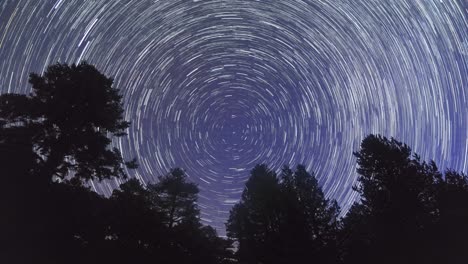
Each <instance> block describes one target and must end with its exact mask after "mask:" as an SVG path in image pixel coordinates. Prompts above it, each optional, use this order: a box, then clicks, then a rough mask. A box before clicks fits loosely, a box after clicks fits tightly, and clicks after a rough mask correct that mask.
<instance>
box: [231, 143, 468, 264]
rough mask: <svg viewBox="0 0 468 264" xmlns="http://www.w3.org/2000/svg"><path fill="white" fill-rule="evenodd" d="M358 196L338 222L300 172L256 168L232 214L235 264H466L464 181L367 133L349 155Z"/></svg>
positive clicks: (333, 206) (332, 207) (333, 207)
mask: <svg viewBox="0 0 468 264" xmlns="http://www.w3.org/2000/svg"><path fill="white" fill-rule="evenodd" d="M354 155H355V156H356V158H357V164H358V169H357V173H358V180H357V183H356V185H355V186H354V190H355V191H356V192H358V193H359V194H360V200H359V201H357V202H355V203H354V205H353V206H352V207H351V209H350V210H349V212H347V214H346V215H345V216H344V217H342V218H341V217H339V215H340V214H339V213H340V210H339V208H338V205H337V203H336V201H334V200H328V199H326V198H325V197H324V194H323V192H322V190H321V188H320V186H319V185H318V184H317V180H316V178H315V177H314V176H313V175H311V174H310V173H308V172H307V171H306V169H305V168H304V166H298V167H297V169H296V170H295V171H294V172H293V171H292V170H291V169H290V168H288V167H284V168H283V170H282V172H281V173H280V175H276V173H275V172H274V171H272V170H270V169H268V168H267V167H266V166H265V165H258V166H257V167H255V168H254V169H253V170H252V172H251V176H250V179H249V180H248V181H247V183H246V186H245V189H244V192H243V193H242V197H241V200H240V202H239V203H238V204H236V205H235V206H234V208H233V209H232V210H231V214H230V217H229V220H228V222H227V225H226V227H227V231H228V237H230V238H231V239H233V240H234V241H236V242H237V243H238V247H237V251H236V252H235V256H236V259H237V260H238V261H239V262H240V263H344V264H348V263H351V264H358V263H359V264H366V263H369V264H371V263H383V264H395V263H408V264H409V263H434V264H435V263H460V264H461V263H468V250H467V249H468V179H467V177H466V176H465V175H464V174H460V173H457V172H455V171H451V170H448V171H446V172H445V174H442V173H441V172H440V171H439V170H438V168H437V167H436V165H435V163H434V162H430V163H426V162H424V161H421V159H420V158H419V156H418V155H416V154H414V153H412V151H411V149H410V148H409V147H408V146H407V145H405V144H402V143H401V142H398V141H397V140H395V139H387V138H385V137H382V136H378V135H369V136H368V137H366V138H365V139H364V140H363V141H362V144H361V147H360V150H359V151H357V152H355V153H354Z"/></svg>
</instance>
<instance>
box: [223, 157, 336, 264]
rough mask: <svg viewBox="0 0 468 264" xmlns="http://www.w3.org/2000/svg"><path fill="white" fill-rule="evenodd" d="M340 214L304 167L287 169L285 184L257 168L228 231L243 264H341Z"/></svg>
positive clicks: (285, 171) (229, 221)
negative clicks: (338, 238)
mask: <svg viewBox="0 0 468 264" xmlns="http://www.w3.org/2000/svg"><path fill="white" fill-rule="evenodd" d="M338 213H339V209H338V206H337V204H336V202H334V201H333V202H330V201H328V200H327V199H325V197H324V194H323V192H322V190H321V189H320V187H319V186H318V182H317V180H316V179H315V177H314V176H312V175H311V174H309V173H308V172H307V171H306V169H305V167H304V166H298V167H297V169H296V171H295V172H294V173H293V172H292V171H291V170H290V169H289V168H288V167H285V168H284V169H283V173H282V175H281V180H280V179H279V178H278V177H277V175H276V173H275V172H273V171H271V170H270V169H268V168H267V167H266V166H265V165H258V166H256V167H255V168H254V169H253V170H252V172H251V177H250V179H249V180H248V181H247V183H246V188H245V190H244V192H243V193H242V198H241V201H240V202H239V203H238V204H236V205H235V206H234V208H233V209H232V210H231V215H230V218H229V220H228V223H227V225H226V227H227V231H228V236H229V237H231V238H232V239H233V240H235V241H236V242H237V243H238V251H237V257H238V259H239V261H240V262H241V263H307V262H309V261H310V260H311V259H314V260H315V261H319V262H320V263H336V262H337V261H338V258H337V252H338V251H337V247H336V243H335V241H336V237H335V234H336V231H337V228H338V219H337V217H338Z"/></svg>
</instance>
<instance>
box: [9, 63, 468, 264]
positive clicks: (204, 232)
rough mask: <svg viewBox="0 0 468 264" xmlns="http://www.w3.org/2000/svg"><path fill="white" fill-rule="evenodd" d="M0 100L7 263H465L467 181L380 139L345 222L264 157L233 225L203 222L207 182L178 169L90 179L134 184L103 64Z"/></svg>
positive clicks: (360, 156) (306, 185) (116, 101)
mask: <svg viewBox="0 0 468 264" xmlns="http://www.w3.org/2000/svg"><path fill="white" fill-rule="evenodd" d="M30 83H31V84H32V87H33V92H32V94H31V95H19V94H4V95H0V177H1V181H2V182H1V184H0V194H1V196H0V212H1V217H0V234H1V235H0V262H1V263H21V264H22V263H52V264H54V263H57V264H58V263H71V264H74V263H76V264H78V263H116V264H118V263H122V264H124V263H142V264H144V263H178V264H185V263H203V264H220V263H223V264H226V263H244V264H253V263H264V264H276V263H278V264H280V263H295V264H301V263H323V264H327V263H330V264H331V263H337V264H338V263H342V264H355V263H356V264H357V263H359V264H366V263H383V264H386V263H388V264H393V263H401V264H406V263H408V264H409V263H430V264H441V263H451V264H461V263H468V251H467V250H466V249H467V248H468V178H467V176H465V175H464V174H462V173H458V172H455V171H452V170H447V171H446V172H445V173H441V172H440V171H439V170H438V168H437V166H436V165H435V163H434V162H429V163H426V162H424V161H421V159H420V158H419V156H418V155H417V154H414V153H413V152H412V150H411V148H410V147H409V146H407V145H405V144H403V143H401V142H399V141H397V140H395V139H393V138H392V139H388V138H385V137H382V136H379V135H369V136H368V137H366V138H365V139H364V140H363V141H362V144H361V147H360V149H359V150H358V151H357V152H355V153H354V155H355V157H356V158H357V165H358V169H357V173H358V181H357V184H356V185H355V186H354V190H355V191H356V192H357V193H358V194H359V195H360V200H359V201H357V202H356V203H355V204H354V205H353V206H352V207H351V209H350V210H349V212H348V213H347V214H346V216H344V217H343V218H341V219H339V217H338V215H339V213H340V209H339V207H338V205H337V203H336V202H335V201H333V200H329V199H327V198H326V197H325V195H324V193H323V191H322V189H321V187H320V185H319V183H318V181H317V179H316V178H315V176H314V175H313V174H311V173H309V172H308V171H307V170H306V168H305V167H304V166H302V165H299V166H297V168H296V169H295V171H293V170H292V169H290V168H289V167H287V166H285V167H283V169H282V171H281V173H280V174H279V175H277V173H276V172H275V171H273V170H271V169H269V168H268V167H267V166H266V165H257V166H256V167H255V168H254V169H253V170H252V171H251V175H250V178H249V180H248V181H247V182H246V185H245V189H244V191H243V193H242V196H241V200H240V201H239V203H238V204H236V205H235V206H234V207H233V208H232V210H231V213H230V216H229V220H228V222H227V224H226V229H227V234H228V237H229V239H224V238H221V237H218V235H217V233H216V230H215V229H213V228H212V227H210V226H204V225H202V224H201V222H200V211H199V209H198V206H197V197H198V196H197V195H198V191H199V190H198V187H197V186H196V185H195V184H193V183H191V182H189V181H188V178H187V176H186V175H185V172H184V171H183V170H182V169H179V168H175V169H172V170H170V171H169V173H168V174H166V175H164V176H161V177H159V181H158V182H157V183H152V184H148V185H147V186H145V185H144V184H142V183H141V182H140V181H139V180H137V179H130V180H128V181H126V182H124V183H123V184H121V185H120V188H119V189H116V190H114V192H113V193H112V195H111V196H110V197H107V198H106V197H103V196H101V195H99V194H97V193H95V192H93V191H91V190H90V189H89V188H88V187H86V184H85V183H86V182H87V181H88V180H103V179H108V178H113V177H114V178H125V177H126V175H125V173H124V167H125V166H127V167H128V168H135V167H136V165H137V164H136V162H135V161H130V162H124V161H123V160H122V157H121V155H120V152H119V151H118V150H117V149H112V148H111V147H110V143H111V140H112V137H114V136H116V137H119V136H122V135H124V134H125V129H126V128H127V127H128V126H129V123H128V122H126V121H125V120H124V119H123V108H122V105H121V99H122V98H121V96H120V95H119V94H118V91H117V90H116V89H114V88H112V79H110V78H108V77H106V76H104V75H103V74H101V73H100V72H99V71H97V70H96V68H94V67H93V66H91V65H89V64H86V63H81V64H79V65H71V66H68V65H65V64H56V65H53V66H50V67H49V68H48V69H47V71H46V72H45V73H44V74H43V75H42V76H39V75H37V74H31V76H30Z"/></svg>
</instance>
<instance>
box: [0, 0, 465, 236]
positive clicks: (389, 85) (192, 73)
mask: <svg viewBox="0 0 468 264" xmlns="http://www.w3.org/2000/svg"><path fill="white" fill-rule="evenodd" d="M82 60H86V61H88V62H89V63H91V64H94V65H96V67H97V68H98V69H99V70H100V71H102V72H104V73H105V74H106V75H108V76H111V77H114V78H115V87H116V88H118V89H120V90H121V92H122V94H123V95H124V100H125V109H126V112H125V118H126V119H127V120H129V121H131V122H132V125H131V127H130V129H129V130H128V136H126V137H123V138H121V139H119V140H115V145H116V146H118V147H119V148H120V149H121V150H122V152H123V155H124V157H126V158H127V159H131V158H132V157H137V158H138V160H139V164H140V168H139V169H138V170H136V171H130V172H129V173H130V175H131V176H135V177H138V178H139V179H141V180H142V181H143V182H145V183H148V182H154V181H155V180H156V179H157V176H158V175H162V174H165V173H166V172H167V171H168V170H169V169H170V168H173V167H182V168H184V169H185V170H186V172H187V174H188V176H189V177H190V180H192V181H194V182H196V183H197V184H198V186H199V188H200V190H201V192H200V196H199V206H200V208H201V209H202V220H203V221H204V223H205V224H210V225H212V226H214V227H216V228H217V229H218V231H220V233H221V234H222V233H223V232H224V231H223V229H224V222H225V221H226V218H227V216H228V213H229V209H230V208H231V206H232V205H233V204H234V203H236V202H237V200H238V199H239V196H240V194H241V192H242V190H243V187H244V183H245V181H246V179H247V177H248V175H249V171H250V170H251V169H252V168H253V166H254V165H255V164H258V163H266V164H269V165H271V166H273V167H274V168H275V169H279V168H281V166H282V165H283V164H289V165H291V166H295V165H297V164H299V163H302V164H304V165H306V167H307V168H308V169H310V170H313V171H315V172H316V174H317V177H318V178H319V181H320V183H321V184H322V185H323V188H324V191H325V193H326V194H327V196H328V197H331V198H335V199H337V200H338V202H339V203H340V205H341V206H342V208H343V211H346V210H347V209H348V208H349V206H350V204H351V203H352V202H353V201H354V200H355V199H356V194H355V193H354V192H353V191H352V190H351V186H352V185H353V184H354V183H355V180H356V172H355V159H354V157H353V155H352V152H353V151H355V150H357V149H358V147H359V143H360V141H361V140H362V139H363V138H364V137H365V136H366V135H367V134H369V133H380V134H383V135H385V136H388V137H391V136H393V137H396V138H397V139H399V140H401V141H403V142H406V143H408V144H409V145H410V146H412V147H413V149H414V150H415V151H416V152H418V153H419V154H421V156H422V158H423V159H425V160H428V159H434V160H435V161H436V162H437V163H438V165H439V167H440V168H441V169H445V168H447V167H449V168H454V169H456V170H462V171H466V170H467V168H468V142H467V141H468V135H467V134H468V90H467V89H468V0H268V1H267V0H265V1H264V0H256V1H253V0H249V1H247V0H211V1H204V0H199V1H195V0H194V1H188V0H182V1H179V0H160V1H157V0H152V1H149V0H112V1H111V0H102V1H101V0H99V1H97V0H58V1H57V0H53V1H52V0H51V1H46V0H44V1H42V0H41V1H39V0H1V1H0V91H1V92H2V93H5V92H15V93H27V92H29V91H30V89H31V86H30V85H29V84H28V82H27V80H28V74H29V73H30V72H38V73H41V72H43V71H44V70H45V69H46V67H47V66H48V65H50V64H53V63H56V62H66V63H77V62H80V61H82ZM92 185H93V187H94V188H95V189H96V190H97V191H98V192H100V193H103V194H110V193H111V191H112V189H113V188H114V187H115V186H117V185H118V182H117V181H108V182H103V183H93V184H92Z"/></svg>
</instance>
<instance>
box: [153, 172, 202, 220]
mask: <svg viewBox="0 0 468 264" xmlns="http://www.w3.org/2000/svg"><path fill="white" fill-rule="evenodd" d="M149 191H150V193H151V195H152V199H153V202H154V206H155V207H156V210H157V211H159V212H161V213H162V214H163V215H164V216H163V217H164V223H165V224H166V225H167V227H169V228H173V227H174V226H176V225H180V224H189V223H198V217H197V216H198V214H199V210H198V207H197V205H196V201H197V194H198V187H197V186H196V185H195V184H193V183H191V182H188V181H187V176H186V175H185V172H184V171H183V170H182V169H179V168H176V169H172V170H171V171H170V172H169V173H168V174H167V175H165V176H161V177H159V182H158V183H156V184H154V185H150V186H149Z"/></svg>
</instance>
